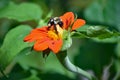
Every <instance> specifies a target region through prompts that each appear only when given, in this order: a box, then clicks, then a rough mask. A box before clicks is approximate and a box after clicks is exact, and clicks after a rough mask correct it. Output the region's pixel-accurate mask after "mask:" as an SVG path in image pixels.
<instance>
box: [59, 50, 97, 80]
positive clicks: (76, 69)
mask: <svg viewBox="0 0 120 80" xmlns="http://www.w3.org/2000/svg"><path fill="white" fill-rule="evenodd" d="M57 58H58V59H59V61H60V62H61V64H62V65H63V66H64V67H65V68H66V69H68V70H69V71H71V72H74V73H77V74H80V75H83V76H84V77H86V78H88V79H89V80H95V79H94V77H93V76H92V75H91V74H89V73H88V72H86V71H84V70H83V69H81V68H79V67H77V66H75V65H74V64H72V63H71V62H70V60H69V58H68V56H67V51H62V52H59V53H58V54H57Z"/></svg>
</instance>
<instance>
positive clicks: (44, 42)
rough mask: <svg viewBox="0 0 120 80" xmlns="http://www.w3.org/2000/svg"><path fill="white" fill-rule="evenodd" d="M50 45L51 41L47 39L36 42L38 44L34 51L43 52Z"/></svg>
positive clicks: (35, 45)
mask: <svg viewBox="0 0 120 80" xmlns="http://www.w3.org/2000/svg"><path fill="white" fill-rule="evenodd" d="M48 44H49V40H47V39H46V40H45V39H42V40H39V41H36V43H35V44H34V50H35V51H43V50H45V49H47V48H48Z"/></svg>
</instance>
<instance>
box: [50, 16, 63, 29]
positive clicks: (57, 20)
mask: <svg viewBox="0 0 120 80" xmlns="http://www.w3.org/2000/svg"><path fill="white" fill-rule="evenodd" d="M57 24H58V25H59V26H60V27H62V26H63V22H62V19H60V18H59V17H54V18H51V19H50V20H49V22H48V26H52V25H57Z"/></svg>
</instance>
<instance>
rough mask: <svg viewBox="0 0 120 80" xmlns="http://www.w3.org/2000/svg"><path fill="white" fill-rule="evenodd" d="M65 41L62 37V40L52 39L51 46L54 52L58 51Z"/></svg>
mask: <svg viewBox="0 0 120 80" xmlns="http://www.w3.org/2000/svg"><path fill="white" fill-rule="evenodd" d="M62 44H63V41H62V39H60V40H56V41H51V43H50V44H49V48H50V49H51V50H52V51H53V52H54V53H58V52H59V51H60V49H61V47H62Z"/></svg>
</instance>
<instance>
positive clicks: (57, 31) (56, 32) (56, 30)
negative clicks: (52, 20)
mask: <svg viewBox="0 0 120 80" xmlns="http://www.w3.org/2000/svg"><path fill="white" fill-rule="evenodd" d="M54 29H55V32H56V33H57V34H58V31H57V28H56V25H54Z"/></svg>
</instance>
